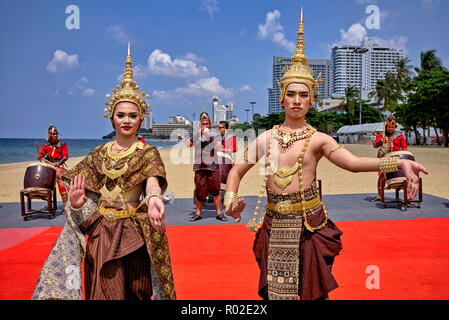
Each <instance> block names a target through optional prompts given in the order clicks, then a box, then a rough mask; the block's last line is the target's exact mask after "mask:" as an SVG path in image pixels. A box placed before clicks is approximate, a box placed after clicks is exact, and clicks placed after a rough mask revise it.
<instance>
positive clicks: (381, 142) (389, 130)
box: [371, 114, 407, 202]
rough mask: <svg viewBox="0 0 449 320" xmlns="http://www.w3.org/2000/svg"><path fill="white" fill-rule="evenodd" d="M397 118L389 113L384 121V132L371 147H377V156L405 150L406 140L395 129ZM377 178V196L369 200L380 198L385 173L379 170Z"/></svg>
mask: <svg viewBox="0 0 449 320" xmlns="http://www.w3.org/2000/svg"><path fill="white" fill-rule="evenodd" d="M397 126H398V120H397V119H396V117H395V116H394V115H392V114H391V115H389V116H388V117H387V120H386V121H385V123H384V134H382V133H381V132H380V133H379V134H378V135H377V137H376V139H375V140H374V142H373V147H374V148H378V151H377V157H378V158H382V157H384V156H385V155H386V154H387V153H388V152H391V151H401V150H407V142H405V137H404V135H403V134H402V132H400V131H398V130H396V127H397ZM378 174H379V177H378V179H377V196H376V197H374V198H373V199H371V202H376V201H380V200H381V197H380V195H381V193H382V186H383V185H384V183H385V173H383V172H379V173H378Z"/></svg>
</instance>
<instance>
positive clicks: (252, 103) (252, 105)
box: [250, 101, 256, 122]
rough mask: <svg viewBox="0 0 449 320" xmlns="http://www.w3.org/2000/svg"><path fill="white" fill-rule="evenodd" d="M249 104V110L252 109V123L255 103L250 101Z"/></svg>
mask: <svg viewBox="0 0 449 320" xmlns="http://www.w3.org/2000/svg"><path fill="white" fill-rule="evenodd" d="M250 103H251V109H252V114H253V115H252V119H253V122H254V105H255V104H256V101H251V102H250Z"/></svg>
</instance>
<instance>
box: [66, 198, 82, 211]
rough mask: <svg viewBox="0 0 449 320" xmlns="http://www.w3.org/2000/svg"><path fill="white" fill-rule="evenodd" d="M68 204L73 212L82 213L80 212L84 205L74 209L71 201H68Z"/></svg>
mask: <svg viewBox="0 0 449 320" xmlns="http://www.w3.org/2000/svg"><path fill="white" fill-rule="evenodd" d="M67 204H68V205H69V208H70V209H71V210H74V211H80V210H81V209H82V208H83V206H84V205H82V206H81V207H79V208H74V207H72V204H71V203H70V200H69V201H67Z"/></svg>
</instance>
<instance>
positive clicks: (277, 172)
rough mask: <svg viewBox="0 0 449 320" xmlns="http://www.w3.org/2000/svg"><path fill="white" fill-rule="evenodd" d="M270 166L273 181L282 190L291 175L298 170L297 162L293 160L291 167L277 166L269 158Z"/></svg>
mask: <svg viewBox="0 0 449 320" xmlns="http://www.w3.org/2000/svg"><path fill="white" fill-rule="evenodd" d="M270 167H271V170H272V171H273V173H274V177H273V180H274V183H275V184H276V185H277V186H278V187H279V189H281V190H284V189H285V188H286V187H287V186H288V185H289V184H290V183H291V182H292V175H293V174H294V173H295V172H296V171H297V170H298V168H299V162H295V164H294V165H293V167H291V168H277V167H276V165H275V164H274V161H273V160H271V161H270Z"/></svg>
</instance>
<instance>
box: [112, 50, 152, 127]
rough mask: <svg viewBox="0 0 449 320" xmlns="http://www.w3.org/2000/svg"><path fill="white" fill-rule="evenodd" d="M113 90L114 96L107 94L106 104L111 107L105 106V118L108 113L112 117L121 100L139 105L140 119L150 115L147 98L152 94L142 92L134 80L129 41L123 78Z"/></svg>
mask: <svg viewBox="0 0 449 320" xmlns="http://www.w3.org/2000/svg"><path fill="white" fill-rule="evenodd" d="M112 92H113V95H112V97H111V96H110V95H109V94H107V95H106V99H107V100H106V103H105V105H107V106H109V107H108V108H104V112H105V114H104V117H105V118H107V117H108V114H109V118H112V116H113V114H114V109H115V106H116V105H117V104H118V103H119V102H123V101H128V102H132V103H134V104H136V105H137V106H138V107H139V113H140V120H143V119H144V117H145V116H147V117H149V109H150V105H149V104H147V102H146V101H145V99H148V98H149V97H150V96H149V95H148V94H146V93H145V92H142V91H141V90H140V88H139V86H138V85H136V82H135V81H134V78H133V66H132V60H131V49H130V45H129V43H128V56H127V57H126V63H125V72H124V74H123V80H122V82H121V83H120V85H117V87H116V88H115V89H113V90H112ZM108 99H109V101H108Z"/></svg>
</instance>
